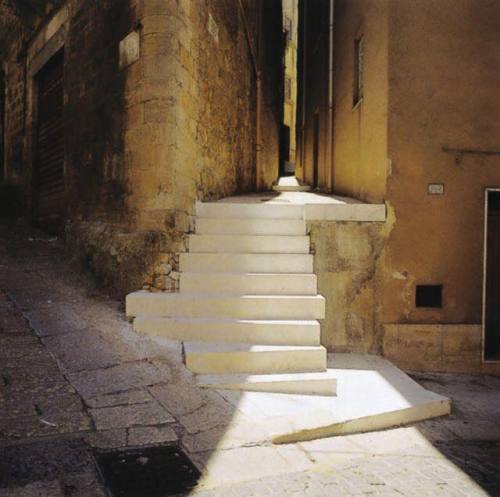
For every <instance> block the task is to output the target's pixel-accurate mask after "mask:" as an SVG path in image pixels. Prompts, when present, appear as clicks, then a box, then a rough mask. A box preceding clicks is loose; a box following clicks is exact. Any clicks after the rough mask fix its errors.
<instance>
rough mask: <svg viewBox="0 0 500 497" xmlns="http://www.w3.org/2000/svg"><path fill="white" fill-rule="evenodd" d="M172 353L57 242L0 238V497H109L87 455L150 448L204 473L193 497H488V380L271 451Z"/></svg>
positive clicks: (464, 379) (432, 385) (463, 380)
mask: <svg viewBox="0 0 500 497" xmlns="http://www.w3.org/2000/svg"><path fill="white" fill-rule="evenodd" d="M177 352H178V353H176V350H175V348H172V346H171V344H170V346H168V347H167V346H163V345H159V344H157V343H153V342H151V341H149V340H146V339H145V338H144V337H139V336H136V335H135V334H134V332H133V331H132V329H131V327H130V325H129V324H128V323H127V321H126V320H125V318H124V315H123V304H122V303H121V301H119V300H117V299H114V298H112V297H110V296H109V295H108V294H106V292H104V291H102V290H100V289H99V287H98V285H96V284H95V283H94V282H93V281H92V279H91V278H90V277H89V276H88V275H85V274H81V273H79V272H78V271H76V270H75V268H74V267H73V266H72V265H71V264H70V263H69V262H68V261H67V260H66V259H65V256H64V254H63V250H62V247H61V245H60V243H59V241H57V240H53V239H51V238H50V237H47V236H46V235H43V234H41V233H37V232H35V231H33V230H30V229H28V228H26V227H25V226H24V225H23V224H21V223H18V224H15V225H8V226H7V225H4V226H0V497H32V496H33V497H35V496H37V497H59V496H61V497H62V496H64V497H100V496H106V495H110V494H109V493H108V489H107V488H106V486H105V485H104V484H103V481H102V479H101V477H100V475H99V474H98V471H97V469H96V463H95V454H96V453H97V452H99V451H105V450H112V449H125V448H132V447H133V448H137V447H147V446H156V445H162V444H179V445H180V446H181V447H182V448H183V450H184V451H185V452H186V453H187V454H188V455H189V456H190V457H191V459H192V460H193V461H194V462H195V463H196V464H197V465H198V467H200V469H202V470H204V473H203V477H202V478H201V479H200V481H199V485H198V487H197V488H196V489H195V490H193V491H192V492H191V493H190V494H189V495H193V496H195V495H196V496H199V497H212V496H221V497H222V496H234V497H236V496H238V497H245V496H256V497H260V496H310V497H320V496H327V497H336V496H366V495H373V496H418V497H424V496H432V497H434V496H474V497H475V496H485V495H492V496H500V378H495V377H492V376H474V375H445V374H415V375H414V378H415V379H416V380H417V381H419V382H420V383H421V384H423V385H424V386H425V387H426V388H429V389H430V390H433V391H435V392H437V393H441V394H444V395H447V396H450V397H452V399H453V402H454V411H453V414H452V415H451V416H450V417H448V418H445V419H438V420H433V421H428V422H425V423H419V424H418V425H416V426H414V427H407V428H398V429H394V430H387V431H383V432H377V433H369V434H359V435H349V436H343V437H335V438H330V439H324V440H317V441H312V442H304V443H299V444H290V445H283V446H272V445H270V444H269V443H267V442H265V441H263V436H262V434H261V433H259V429H258V427H257V426H255V424H251V423H250V422H249V423H248V424H247V425H245V420H244V419H243V420H242V422H239V423H238V427H237V428H234V426H233V424H232V420H233V419H234V417H235V416H236V415H238V416H241V413H239V412H235V408H234V406H232V405H230V404H229V403H228V402H226V401H225V400H224V399H223V398H222V397H221V396H219V395H218V394H217V393H216V392H211V391H200V390H199V389H198V388H197V387H196V385H195V384H194V383H193V380H192V378H191V375H190V374H189V373H188V372H187V371H186V370H185V369H184V368H183V366H182V365H181V364H180V363H179V361H178V359H179V354H180V351H177ZM228 434H229V435H228ZM186 495H188V493H186ZM137 497H148V496H147V495H146V494H145V495H141V496H137Z"/></svg>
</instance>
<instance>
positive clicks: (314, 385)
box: [196, 370, 337, 397]
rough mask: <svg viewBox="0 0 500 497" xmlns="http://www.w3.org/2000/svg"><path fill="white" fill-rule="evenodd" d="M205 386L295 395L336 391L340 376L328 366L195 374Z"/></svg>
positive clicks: (330, 394)
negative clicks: (308, 369) (304, 370)
mask: <svg viewBox="0 0 500 497" xmlns="http://www.w3.org/2000/svg"><path fill="white" fill-rule="evenodd" d="M196 381H197V383H198V385H199V386H200V387H202V388H216V389H218V390H245V391H250V392H270V393H287V394H295V395H321V396H325V397H326V396H328V397H332V396H335V395H337V380H336V378H335V376H334V375H333V374H332V373H331V372H329V371H328V370H327V371H325V372H321V373H288V374H286V373H285V374H258V375H245V374H204V375H198V376H197V377H196Z"/></svg>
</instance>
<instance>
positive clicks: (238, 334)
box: [134, 316, 320, 345]
mask: <svg viewBox="0 0 500 497" xmlns="http://www.w3.org/2000/svg"><path fill="white" fill-rule="evenodd" d="M134 330H135V331H136V332H137V333H139V334H142V335H147V336H151V337H160V338H165V339H169V340H174V341H178V342H187V341H189V342H192V341H194V342H222V343H248V344H256V345H257V344H262V345H320V325H319V322H318V321H316V320H305V321H300V320H256V319H255V320H251V319H249V320H244V319H215V318H214V319H209V318H192V317H186V318H165V317H144V316H139V317H137V318H135V320H134Z"/></svg>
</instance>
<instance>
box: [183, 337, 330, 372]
mask: <svg viewBox="0 0 500 497" xmlns="http://www.w3.org/2000/svg"><path fill="white" fill-rule="evenodd" d="M184 352H185V359H186V366H187V368H188V369H190V370H191V371H192V372H193V373H197V374H225V373H250V374H259V373H262V374H266V373H294V372H297V373H298V372H301V373H305V372H315V371H316V372H317V371H325V370H326V349H325V348H324V347H322V346H288V345H248V344H221V343H206V342H186V343H185V344H184Z"/></svg>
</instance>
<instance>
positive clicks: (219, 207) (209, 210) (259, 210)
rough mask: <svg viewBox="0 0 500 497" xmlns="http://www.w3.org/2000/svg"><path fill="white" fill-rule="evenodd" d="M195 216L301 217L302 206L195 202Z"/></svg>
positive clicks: (242, 217)
mask: <svg viewBox="0 0 500 497" xmlns="http://www.w3.org/2000/svg"><path fill="white" fill-rule="evenodd" d="M196 216H197V217H199V218H201V217H203V218H210V217H212V218H236V219H245V218H259V219H266V218H267V219H269V218H271V219H303V218H304V206H303V205H291V204H279V203H276V204H275V203H268V202H261V201H259V200H258V199H256V201H255V202H250V201H247V202H244V203H237V202H196Z"/></svg>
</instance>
